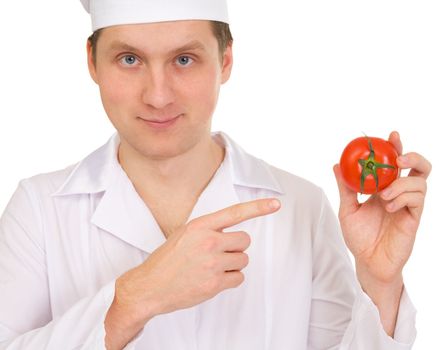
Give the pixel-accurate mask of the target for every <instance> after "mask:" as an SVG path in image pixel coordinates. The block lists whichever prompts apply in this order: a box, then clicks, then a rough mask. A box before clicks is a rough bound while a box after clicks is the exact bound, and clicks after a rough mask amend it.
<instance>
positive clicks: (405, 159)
mask: <svg viewBox="0 0 439 350" xmlns="http://www.w3.org/2000/svg"><path fill="white" fill-rule="evenodd" d="M398 160H399V162H400V163H402V164H406V163H407V161H408V158H407V157H406V156H399V157H398Z"/></svg>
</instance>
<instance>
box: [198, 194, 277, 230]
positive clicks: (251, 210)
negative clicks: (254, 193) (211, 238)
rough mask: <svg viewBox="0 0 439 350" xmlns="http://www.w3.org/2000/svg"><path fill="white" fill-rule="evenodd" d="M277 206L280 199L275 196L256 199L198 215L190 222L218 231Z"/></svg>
mask: <svg viewBox="0 0 439 350" xmlns="http://www.w3.org/2000/svg"><path fill="white" fill-rule="evenodd" d="M279 208H280V201H279V200H278V199H276V198H263V199H256V200H253V201H249V202H244V203H238V204H234V205H232V206H230V207H227V208H224V209H221V210H218V211H216V212H213V213H210V214H206V215H203V216H200V217H198V218H195V219H193V220H192V221H191V222H190V223H191V224H192V225H196V226H197V227H199V228H208V229H211V230H217V231H218V230H222V229H224V228H226V227H230V226H233V225H236V224H239V223H241V222H243V221H246V220H249V219H253V218H256V217H258V216H264V215H267V214H271V213H274V212H275V211H277V210H278V209H279Z"/></svg>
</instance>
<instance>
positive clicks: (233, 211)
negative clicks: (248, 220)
mask: <svg viewBox="0 0 439 350" xmlns="http://www.w3.org/2000/svg"><path fill="white" fill-rule="evenodd" d="M229 215H230V217H231V219H232V220H233V221H235V222H236V221H241V220H242V218H243V213H242V210H241V207H240V206H239V205H237V206H233V207H231V208H230V211H229Z"/></svg>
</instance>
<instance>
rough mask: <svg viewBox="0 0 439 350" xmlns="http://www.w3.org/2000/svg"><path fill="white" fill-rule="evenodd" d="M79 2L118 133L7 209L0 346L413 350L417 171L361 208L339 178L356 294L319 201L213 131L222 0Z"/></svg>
mask: <svg viewBox="0 0 439 350" xmlns="http://www.w3.org/2000/svg"><path fill="white" fill-rule="evenodd" d="M83 3H84V5H85V7H86V9H87V10H88V11H89V12H90V13H91V15H92V22H93V30H94V31H95V33H96V34H95V35H94V36H93V37H92V38H91V39H90V41H88V43H87V54H88V63H89V70H90V74H91V77H92V78H93V80H94V81H95V82H96V83H97V84H98V86H99V88H100V91H101V96H102V102H103V105H104V108H105V110H106V113H107V114H108V117H109V119H110V120H111V122H112V123H113V125H114V126H115V128H116V130H117V133H116V134H115V135H114V136H113V137H112V138H111V139H110V140H109V142H108V143H107V144H106V145H104V146H102V147H101V148H100V149H98V150H96V151H95V152H93V153H92V154H90V155H89V156H88V157H87V158H85V159H84V160H82V161H81V162H79V163H78V164H76V165H74V166H71V167H68V168H66V169H64V170H60V171H57V172H54V173H49V174H42V175H38V176H35V177H32V178H30V179H26V180H23V181H22V182H21V183H20V185H19V187H18V189H17V191H16V192H15V194H14V196H13V198H12V199H11V201H10V203H9V204H8V206H7V208H6V210H5V213H4V214H3V216H2V220H1V223H0V230H1V231H0V276H1V277H0V288H1V289H0V290H1V295H2V298H1V300H0V310H1V313H0V348H4V349H22V348H29V349H45V348H47V349H104V348H107V349H122V348H126V349H188V350H189V349H201V350H205V349H206V350H211V349H214V350H215V349H231V350H234V349H240V350H242V349H252V350H253V349H276V350H277V349H280V350H281V349H378V350H379V349H386V350H388V349H409V348H410V347H411V345H412V344H413V341H414V338H415V330H414V309H413V306H412V305H411V303H410V301H409V299H408V296H407V294H406V292H405V290H404V286H403V279H402V269H403V266H404V264H405V262H406V261H407V259H408V257H409V255H410V252H411V249H412V247H413V243H414V238H415V234H416V230H417V227H418V224H419V220H420V217H421V213H422V208H423V203H424V197H425V192H426V181H425V180H426V178H427V176H428V174H429V172H430V168H431V166H430V164H429V163H428V161H426V160H425V159H424V158H423V157H422V156H420V155H418V154H416V153H410V154H406V155H405V156H402V155H401V157H400V158H399V160H398V164H399V166H400V167H401V168H403V169H409V168H410V169H412V170H411V172H410V174H409V176H408V177H403V178H400V179H398V180H396V181H395V182H394V183H393V184H392V185H391V186H390V187H389V188H388V189H386V190H385V191H383V192H382V193H380V194H378V195H375V196H372V197H371V198H370V199H369V200H368V201H367V202H366V203H365V204H363V205H360V204H359V203H358V202H357V195H356V193H353V192H351V191H350V190H349V189H347V188H346V187H345V186H344V185H343V183H342V182H341V181H340V175H339V168H338V166H335V167H334V172H335V175H336V178H337V179H338V185H339V189H340V199H341V206H340V213H339V217H340V223H341V228H342V232H343V236H344V239H345V242H346V244H347V245H348V247H349V248H350V250H351V252H352V253H353V255H354V257H355V262H356V277H357V278H358V282H359V285H358V286H357V285H356V279H355V276H354V273H353V272H352V268H351V266H350V261H349V259H348V257H347V254H346V248H345V245H344V244H343V238H342V235H341V233H340V232H339V225H338V222H337V220H336V218H335V217H334V215H333V214H332V211H331V209H330V206H329V203H328V201H327V200H326V198H325V196H324V194H323V192H322V191H321V190H320V189H319V188H317V187H316V186H314V185H312V184H310V183H309V182H307V181H305V180H303V179H300V178H298V177H295V176H294V175H291V174H289V173H287V172H285V171H282V170H280V169H277V168H275V167H272V166H270V165H268V164H267V163H265V162H263V161H262V160H260V159H257V158H254V157H252V156H251V155H249V154H247V153H246V152H245V151H244V150H243V149H242V148H240V147H239V146H238V145H237V144H236V142H235V141H233V140H232V139H231V138H230V137H228V136H227V135H226V134H225V133H222V132H217V133H211V131H210V126H211V118H212V114H213V111H214V109H215V105H216V102H217V98H218V94H219V90H220V86H221V84H223V83H225V82H226V81H227V80H228V78H229V76H230V73H231V69H232V64H233V54H232V41H231V37H230V38H229V39H226V44H225V45H222V44H221V43H222V42H223V39H222V38H224V37H225V38H227V26H225V25H224V24H221V23H217V22H222V23H227V22H228V19H227V9H226V4H225V1H223V0H216V1H215V0H169V1H167V2H163V1H160V0H150V1H146V0H131V1H129V2H128V1H115V0H94V1H93V0H91V1H90V2H89V1H83ZM165 4H166V5H165ZM212 21H216V22H212ZM98 30H99V32H97V31H98ZM224 33H225V35H223V34H224ZM389 140H390V142H392V143H393V144H394V145H395V147H396V149H397V150H398V152H399V153H400V154H401V153H402V145H401V142H400V139H399V136H398V134H397V133H395V132H394V133H392V134H391V135H390V138H389ZM273 199H274V202H273ZM244 276H245V278H244Z"/></svg>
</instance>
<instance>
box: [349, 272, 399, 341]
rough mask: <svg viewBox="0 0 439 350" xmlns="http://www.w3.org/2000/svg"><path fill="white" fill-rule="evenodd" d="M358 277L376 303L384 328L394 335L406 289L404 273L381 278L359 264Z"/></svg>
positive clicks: (364, 289) (363, 287)
mask: <svg viewBox="0 0 439 350" xmlns="http://www.w3.org/2000/svg"><path fill="white" fill-rule="evenodd" d="M357 277H358V281H359V282H360V285H361V288H362V289H363V291H364V293H366V294H367V295H368V296H369V297H370V299H371V300H372V302H373V303H374V304H375V305H376V307H377V309H378V312H379V315H380V319H381V323H382V325H383V328H384V330H385V331H386V333H387V334H388V335H389V336H391V337H393V334H394V331H395V327H396V321H397V318H398V310H399V304H400V300H401V295H402V292H403V289H404V281H403V278H402V274H398V275H396V276H394V277H393V278H391V279H380V278H376V277H375V276H372V275H370V274H369V273H368V272H367V270H366V269H364V268H362V267H361V266H358V265H357Z"/></svg>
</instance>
